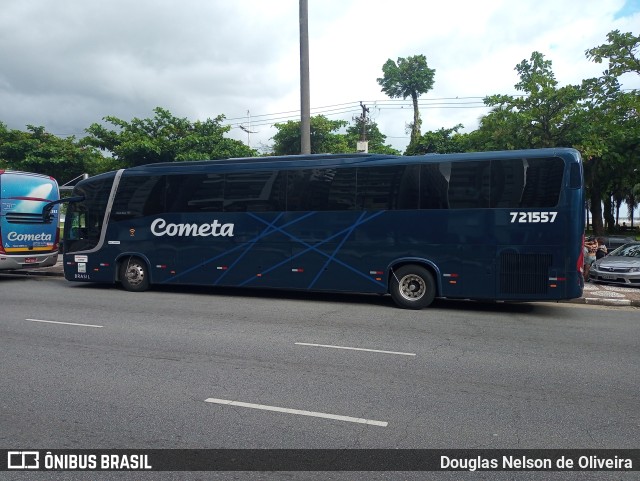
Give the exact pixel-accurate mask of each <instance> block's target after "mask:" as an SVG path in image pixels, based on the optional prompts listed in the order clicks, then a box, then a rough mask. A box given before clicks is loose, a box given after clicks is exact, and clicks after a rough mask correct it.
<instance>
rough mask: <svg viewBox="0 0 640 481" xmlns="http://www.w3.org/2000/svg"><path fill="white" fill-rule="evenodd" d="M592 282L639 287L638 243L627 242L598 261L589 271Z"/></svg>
mask: <svg viewBox="0 0 640 481" xmlns="http://www.w3.org/2000/svg"><path fill="white" fill-rule="evenodd" d="M589 279H590V280H592V281H594V282H606V283H610V284H622V285H625V286H638V287H640V242H629V243H628V244H624V245H622V246H620V247H618V248H617V249H616V250H614V251H612V252H610V253H609V254H608V255H607V256H605V257H603V258H602V259H598V260H597V261H596V262H595V263H594V264H593V265H592V266H591V269H590V270H589Z"/></svg>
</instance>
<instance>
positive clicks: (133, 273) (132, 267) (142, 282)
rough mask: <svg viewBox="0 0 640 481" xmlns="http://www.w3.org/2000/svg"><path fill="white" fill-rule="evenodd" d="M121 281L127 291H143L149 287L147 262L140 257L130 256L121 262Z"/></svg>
mask: <svg viewBox="0 0 640 481" xmlns="http://www.w3.org/2000/svg"><path fill="white" fill-rule="evenodd" d="M120 282H121V283H122V287H124V288H125V289H126V290H127V291H132V292H142V291H145V290H147V289H148V288H149V272H148V270H147V263H146V262H145V261H143V260H142V259H140V258H139V257H129V258H128V259H127V260H125V261H122V262H121V263H120Z"/></svg>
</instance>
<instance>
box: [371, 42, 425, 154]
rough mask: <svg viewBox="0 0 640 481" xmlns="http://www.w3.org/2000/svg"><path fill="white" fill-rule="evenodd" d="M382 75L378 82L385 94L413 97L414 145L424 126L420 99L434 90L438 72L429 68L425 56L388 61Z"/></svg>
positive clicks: (412, 134) (412, 135)
mask: <svg viewBox="0 0 640 481" xmlns="http://www.w3.org/2000/svg"><path fill="white" fill-rule="evenodd" d="M382 74H383V76H382V77H381V78H378V79H377V81H378V84H380V86H381V87H382V91H383V92H384V93H385V94H387V95H388V96H389V97H391V98H400V97H402V98H403V99H406V98H407V97H411V100H412V101H413V124H412V126H411V143H414V142H416V141H417V140H418V137H419V136H420V127H421V125H422V121H421V120H420V111H419V110H418V97H419V96H420V95H422V94H424V93H427V92H428V91H429V90H431V89H432V88H433V83H434V78H435V74H436V71H435V69H432V68H429V65H427V58H426V57H425V56H424V55H414V56H412V57H407V58H401V57H400V58H398V62H397V63H396V62H394V61H393V60H391V59H388V60H387V61H386V62H385V63H384V65H383V66H382Z"/></svg>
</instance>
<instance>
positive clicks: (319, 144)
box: [273, 115, 355, 155]
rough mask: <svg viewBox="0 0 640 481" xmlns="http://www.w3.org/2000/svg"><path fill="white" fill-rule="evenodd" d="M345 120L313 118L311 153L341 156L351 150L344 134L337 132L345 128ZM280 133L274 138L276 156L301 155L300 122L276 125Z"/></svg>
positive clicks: (290, 121) (323, 117)
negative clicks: (340, 154)
mask: <svg viewBox="0 0 640 481" xmlns="http://www.w3.org/2000/svg"><path fill="white" fill-rule="evenodd" d="M346 125H347V122H346V121H344V120H329V119H328V118H326V117H325V116H324V115H316V116H315V117H311V153H312V154H327V153H332V154H339V153H344V152H353V151H355V149H353V150H350V149H349V145H348V143H347V139H346V136H345V135H344V134H338V133H337V131H338V130H340V129H341V128H343V127H345V126H346ZM274 127H275V128H276V129H277V130H278V132H277V133H276V134H275V135H274V136H273V140H274V145H273V153H274V154H275V155H298V154H300V121H294V120H289V121H288V122H286V123H284V124H275V125H274Z"/></svg>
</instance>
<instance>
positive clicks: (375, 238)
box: [64, 149, 584, 309]
mask: <svg viewBox="0 0 640 481" xmlns="http://www.w3.org/2000/svg"><path fill="white" fill-rule="evenodd" d="M73 196H74V198H75V199H76V201H75V202H73V203H70V204H69V208H68V211H67V220H66V223H65V234H64V240H65V242H64V269H65V277H66V278H67V279H68V280H71V281H90V282H120V283H121V284H122V285H123V287H124V288H125V289H127V290H131V291H143V290H145V289H147V288H148V287H149V285H150V284H192V285H211V286H235V287H265V288H277V289H302V290H315V291H347V292H361V293H378V294H391V296H392V298H393V299H394V301H395V302H396V303H397V304H398V305H399V306H401V307H405V308H412V309H420V308H423V307H426V306H428V305H429V304H430V303H431V302H432V301H433V299H434V298H435V297H446V298H465V299H488V300H489V299H490V300H496V299H502V300H519V301H522V300H551V299H553V300H558V299H570V298H574V297H579V296H580V295H581V294H582V288H583V280H582V279H583V278H582V274H581V269H582V257H581V256H582V238H583V229H584V212H583V205H584V204H583V201H584V191H583V180H582V163H581V159H580V155H579V153H578V152H577V151H575V150H573V149H540V150H526V151H509V152H483V153H466V154H447V155H427V156H416V157H398V156H382V155H367V154H345V155H312V156H291V157H267V158H260V159H258V158H247V159H230V160H221V161H196V162H175V163H164V164H153V165H146V166H140V167H135V168H131V169H126V170H120V171H117V172H110V173H106V174H102V175H99V176H96V177H92V178H89V179H87V180H84V181H82V182H80V183H78V184H77V185H76V187H75V189H74V192H73Z"/></svg>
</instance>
